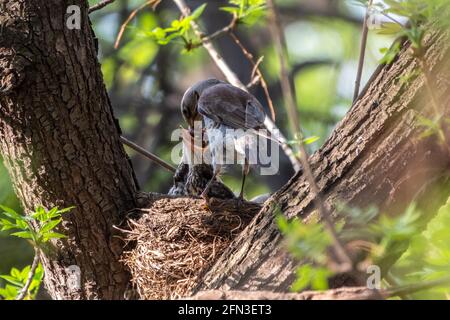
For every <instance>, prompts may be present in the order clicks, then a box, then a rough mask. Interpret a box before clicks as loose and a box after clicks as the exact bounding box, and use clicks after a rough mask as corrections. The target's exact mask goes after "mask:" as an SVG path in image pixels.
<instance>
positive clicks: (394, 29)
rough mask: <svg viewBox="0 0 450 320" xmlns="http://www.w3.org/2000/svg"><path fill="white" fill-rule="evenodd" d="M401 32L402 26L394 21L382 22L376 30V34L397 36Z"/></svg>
mask: <svg viewBox="0 0 450 320" xmlns="http://www.w3.org/2000/svg"><path fill="white" fill-rule="evenodd" d="M401 32H403V26H402V25H400V24H398V23H395V22H384V23H383V24H382V25H381V28H380V29H379V30H378V31H377V33H378V34H382V35H395V36H398V35H399V34H400V33H401Z"/></svg>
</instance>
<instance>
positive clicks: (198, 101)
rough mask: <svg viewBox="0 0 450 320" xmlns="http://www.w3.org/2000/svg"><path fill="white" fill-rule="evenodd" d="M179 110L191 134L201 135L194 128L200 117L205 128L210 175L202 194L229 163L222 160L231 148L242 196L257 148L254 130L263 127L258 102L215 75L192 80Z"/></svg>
mask: <svg viewBox="0 0 450 320" xmlns="http://www.w3.org/2000/svg"><path fill="white" fill-rule="evenodd" d="M181 112H182V114H183V117H184V119H185V120H186V122H187V123H188V125H189V132H190V134H191V136H193V137H195V136H196V135H198V134H200V135H201V136H203V133H204V132H203V130H200V132H196V131H199V130H198V129H197V130H196V127H198V126H196V122H197V123H199V122H200V123H201V121H203V125H204V127H205V129H206V140H207V142H208V149H209V154H210V156H211V159H210V160H211V162H210V163H211V165H212V168H213V175H212V177H211V179H210V180H209V182H208V183H207V185H206V187H205V189H204V190H203V192H202V194H201V195H202V197H204V198H207V196H208V192H209V189H210V188H211V184H212V183H213V182H214V181H215V180H216V177H218V175H219V174H220V172H221V170H222V167H223V165H225V164H230V163H225V162H226V161H225V162H224V157H225V155H227V154H229V153H230V151H232V152H233V153H234V154H233V156H235V155H237V157H238V159H239V158H240V160H241V164H242V185H241V191H240V193H239V199H240V200H243V196H244V185H245V178H246V176H247V174H248V173H249V169H250V165H249V153H251V152H252V151H253V152H254V151H255V149H256V148H257V146H256V143H255V139H254V138H255V137H256V135H257V130H258V129H262V128H264V120H265V117H266V115H265V113H264V110H263V107H262V106H261V104H260V103H259V102H258V100H257V99H256V98H255V97H254V96H253V95H251V94H250V93H248V92H246V91H244V90H241V89H239V88H237V87H235V86H232V85H230V84H227V83H225V82H223V81H220V80H217V79H208V80H204V81H200V82H198V83H196V84H194V85H193V86H192V87H190V88H189V89H188V90H187V91H186V92H185V94H184V96H183V99H182V101H181ZM201 127H202V128H203V126H201ZM236 130H238V131H236ZM239 130H240V131H239ZM241 133H242V134H241ZM202 141H203V139H202ZM230 149H232V150H230ZM227 159H228V158H227ZM238 161H239V160H238Z"/></svg>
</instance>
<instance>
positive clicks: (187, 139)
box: [181, 128, 205, 151]
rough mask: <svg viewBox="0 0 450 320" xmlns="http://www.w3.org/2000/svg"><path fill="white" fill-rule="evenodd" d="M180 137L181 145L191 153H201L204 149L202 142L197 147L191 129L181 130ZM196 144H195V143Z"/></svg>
mask: <svg viewBox="0 0 450 320" xmlns="http://www.w3.org/2000/svg"><path fill="white" fill-rule="evenodd" d="M181 137H182V139H183V143H184V144H185V145H186V146H187V147H188V148H189V149H190V150H191V151H195V150H198V151H202V150H204V149H205V146H204V145H203V141H202V142H201V143H200V145H198V142H197V141H195V136H194V131H193V130H192V132H191V128H189V130H186V129H182V130H181ZM196 142H197V143H196Z"/></svg>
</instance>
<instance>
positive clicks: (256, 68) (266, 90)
mask: <svg viewBox="0 0 450 320" xmlns="http://www.w3.org/2000/svg"><path fill="white" fill-rule="evenodd" d="M230 36H231V38H233V40H234V42H235V43H236V44H237V45H238V46H239V48H240V49H241V51H242V53H244V55H245V57H246V58H247V60H248V61H249V62H250V63H251V64H252V66H253V70H252V76H251V78H253V77H254V75H255V73H256V75H257V76H258V78H259V80H260V82H261V87H262V88H263V90H264V94H265V96H266V100H267V104H268V105H269V109H270V113H271V116H272V120H274V121H275V108H274V107H273V102H272V98H271V97H270V93H269V88H268V86H267V82H266V80H265V79H264V76H263V74H262V72H261V70H260V69H259V64H260V63H261V62H262V57H261V58H259V59H258V61H257V62H255V61H254V59H253V55H252V54H251V53H250V52H249V51H248V50H247V48H245V47H244V45H243V44H242V42H241V41H240V40H239V38H238V37H237V36H236V35H235V34H234V32H230Z"/></svg>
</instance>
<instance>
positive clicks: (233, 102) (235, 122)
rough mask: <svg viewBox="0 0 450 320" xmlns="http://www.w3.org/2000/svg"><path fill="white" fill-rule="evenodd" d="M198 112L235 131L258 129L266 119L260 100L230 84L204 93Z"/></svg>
mask: <svg viewBox="0 0 450 320" xmlns="http://www.w3.org/2000/svg"><path fill="white" fill-rule="evenodd" d="M198 112H199V113H200V114H201V115H203V116H205V117H208V118H210V119H212V120H214V121H215V122H217V123H219V124H224V125H226V126H229V127H231V128H234V129H258V128H261V127H263V124H264V119H265V117H266V115H265V113H264V110H263V108H262V106H261V104H260V103H259V102H258V100H257V99H256V98H255V97H254V96H253V95H251V94H250V93H248V92H245V91H244V90H241V89H239V88H237V87H234V86H232V85H229V84H219V85H215V86H213V87H211V88H208V89H206V90H205V91H203V92H202V94H201V96H200V99H199V101H198Z"/></svg>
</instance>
